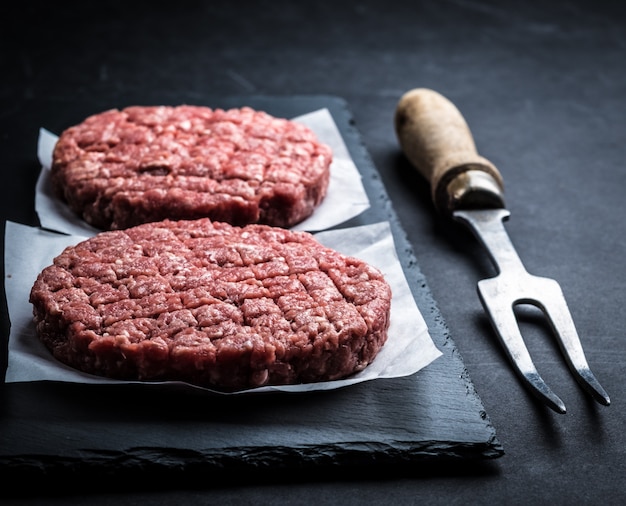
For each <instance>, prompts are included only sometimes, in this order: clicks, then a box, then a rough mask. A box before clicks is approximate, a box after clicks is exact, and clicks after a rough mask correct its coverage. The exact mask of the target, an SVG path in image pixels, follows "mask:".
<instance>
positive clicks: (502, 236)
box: [454, 209, 610, 413]
mask: <svg viewBox="0 0 626 506" xmlns="http://www.w3.org/2000/svg"><path fill="white" fill-rule="evenodd" d="M509 215H510V213H509V211H507V210H506V209H490V210H476V211H475V210H472V211H455V212H454V218H455V219H456V220H457V221H460V222H462V223H465V224H466V225H468V226H469V227H470V229H471V230H472V231H473V232H474V234H475V235H476V237H477V238H478V239H479V240H480V242H481V243H482V244H483V246H484V247H485V248H486V250H487V251H488V252H489V255H490V257H491V260H492V262H493V264H494V266H495V268H496V270H497V271H498V275H497V276H496V277H494V278H490V279H484V280H481V281H480V282H479V283H478V293H479V296H480V299H481V302H482V304H483V307H484V308H485V311H486V312H487V314H488V316H489V319H490V321H491V324H492V326H493V327H494V330H495V331H496V334H497V335H498V337H499V339H500V340H501V342H502V344H503V346H504V349H505V350H506V352H507V354H508V356H509V359H510V360H511V362H512V364H513V365H514V367H515V369H516V370H517V372H518V373H519V374H520V375H521V377H522V378H523V380H524V381H525V383H526V384H527V386H529V387H530V389H531V392H533V393H534V394H535V395H536V396H537V397H538V398H539V399H541V400H542V401H543V402H544V403H546V404H547V405H548V406H549V407H550V408H552V409H553V410H554V411H556V412H558V413H565V411H566V408H565V404H564V403H563V401H562V400H561V399H560V398H559V397H558V396H557V395H555V394H554V392H552V390H551V389H550V388H549V387H548V386H547V384H546V383H545V381H544V380H543V379H542V378H541V376H540V375H539V373H538V372H537V370H536V368H535V366H534V364H533V361H532V359H531V357H530V354H529V352H528V349H527V348H526V345H525V344H524V340H523V338H522V335H521V333H520V330H519V326H518V325H517V321H516V318H515V314H514V311H513V308H514V306H515V305H517V304H532V305H534V306H536V307H538V308H540V309H541V310H542V311H543V312H544V314H545V315H546V317H547V318H548V321H549V322H550V324H551V326H552V329H553V331H554V332H555V334H556V335H557V337H558V343H559V346H560V348H561V351H562V352H563V354H564V356H565V359H566V361H567V364H568V366H569V368H570V370H571V371H572V373H573V374H574V376H575V378H576V380H577V381H578V382H579V383H580V385H581V386H582V387H583V388H584V389H585V390H586V391H587V392H588V393H589V394H590V395H591V396H592V397H593V398H594V399H595V400H596V401H598V402H599V403H601V404H604V405H607V406H608V405H609V404H610V399H609V396H608V395H607V393H606V392H605V391H604V389H603V388H602V386H601V385H600V383H599V382H598V381H597V380H596V378H595V376H594V375H593V373H592V372H591V370H590V369H589V366H588V365H587V360H586V358H585V354H584V352H583V348H582V345H581V343H580V339H579V337H578V334H577V332H576V328H575V326H574V322H573V320H572V317H571V314H570V312H569V309H568V307H567V303H566V301H565V297H564V296H563V292H562V290H561V287H560V286H559V284H558V283H557V282H556V281H555V280H553V279H549V278H542V277H538V276H533V275H531V274H529V273H528V272H527V271H526V269H525V267H524V265H523V264H522V262H521V260H520V258H519V256H518V255H517V252H516V251H515V248H514V246H513V244H512V243H511V240H510V239H509V236H508V234H507V232H506V230H505V228H504V224H503V221H504V220H506V219H507V218H508V217H509Z"/></svg>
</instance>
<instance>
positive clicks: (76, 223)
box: [35, 109, 370, 236]
mask: <svg viewBox="0 0 626 506" xmlns="http://www.w3.org/2000/svg"><path fill="white" fill-rule="evenodd" d="M292 119H293V120H294V121H296V122H298V123H302V124H304V125H306V126H308V127H309V128H311V129H312V130H313V131H314V132H315V134H316V135H317V136H318V138H319V139H320V140H321V141H322V142H324V143H326V144H328V145H329V146H330V147H331V149H332V150H333V162H332V164H331V167H330V182H329V185H328V192H327V194H326V197H325V198H324V200H323V201H322V203H321V204H320V206H319V207H318V208H317V209H316V210H315V212H314V213H313V215H312V216H310V217H309V218H307V219H306V220H304V221H303V222H301V223H299V224H298V225H296V226H295V227H293V228H294V229H295V230H308V231H319V230H326V229H328V228H331V227H333V226H335V225H339V224H340V223H343V222H345V221H347V220H349V219H350V218H354V217H355V216H358V215H359V214H361V213H362V212H363V211H365V210H366V209H368V208H369V207H370V203H369V199H368V197H367V193H366V192H365V189H364V188H363V183H362V181H361V174H360V172H359V170H358V169H357V167H356V165H355V164H354V161H353V160H352V157H351V156H350V152H349V151H348V148H347V147H346V145H345V143H344V141H343V138H342V137H341V133H340V132H339V129H338V128H337V124H336V123H335V121H334V119H333V117H332V115H331V113H330V111H328V109H319V110H317V111H313V112H310V113H308V114H305V115H302V116H298V117H296V118H292ZM57 139H58V137H57V136H56V135H54V134H53V133H51V132H49V131H48V130H45V129H44V128H41V129H40V130H39V143H38V146H37V155H38V157H39V162H40V163H41V166H42V170H41V172H40V174H39V179H38V181H37V187H36V193H35V210H36V211H37V215H38V217H39V221H40V223H41V226H42V227H44V228H48V229H50V230H57V231H59V232H64V233H67V234H75V235H83V236H92V235H94V234H95V233H97V232H98V230H97V229H95V228H93V227H92V226H90V225H89V224H88V223H86V222H85V221H83V220H82V219H81V218H79V217H78V216H76V215H75V214H74V213H73V212H72V211H71V210H70V209H69V208H68V207H67V206H66V205H65V203H63V202H62V201H60V200H59V199H58V198H57V197H56V196H55V195H54V193H53V191H52V187H51V185H50V180H49V169H50V166H51V164H52V151H53V149H54V145H55V143H56V141H57Z"/></svg>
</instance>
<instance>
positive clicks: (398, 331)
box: [5, 222, 441, 395]
mask: <svg viewBox="0 0 626 506" xmlns="http://www.w3.org/2000/svg"><path fill="white" fill-rule="evenodd" d="M316 237H317V238H318V239H319V240H320V242H322V243H323V244H325V245H327V246H329V247H333V248H335V249H337V250H338V251H341V252H343V253H344V254H348V255H353V256H356V257H359V258H361V259H363V260H365V261H367V262H369V263H371V264H372V265H374V266H376V267H378V268H379V269H380V270H381V271H382V272H383V274H384V275H385V277H386V279H387V281H388V282H389V284H390V285H391V289H392V292H393V299H392V306H391V323H390V328H389V337H388V341H387V343H386V344H385V346H384V347H383V349H382V350H381V351H380V353H379V355H378V356H377V357H376V359H375V360H374V362H372V364H370V365H369V366H368V367H367V368H366V369H365V370H363V371H361V372H360V373H358V374H356V375H354V376H352V377H350V378H348V379H344V380H340V381H329V382H323V383H314V384H308V385H289V386H277V387H273V386H269V387H261V388H257V389H253V390H247V391H246V392H268V391H283V392H301V391H311V390H330V389H334V388H339V387H344V386H347V385H351V384H355V383H360V382H363V381H368V380H374V379H377V378H395V377H402V376H408V375H411V374H414V373H416V372H417V371H419V370H420V369H422V368H424V367H426V366H427V365H428V364H430V363H431V362H432V361H433V360H435V359H436V358H437V357H439V356H440V355H441V352H440V351H439V350H438V349H437V348H436V346H435V345H434V343H433V341H432V339H431V337H430V335H429V333H428V328H427V326H426V323H425V322H424V319H423V317H422V315H421V313H420V311H419V309H418V307H417V305H416V303H415V300H414V299H413V296H412V294H411V291H410V288H409V285H408V283H407V281H406V278H405V276H404V272H403V270H402V267H401V265H400V263H399V261H398V258H397V255H396V250H395V246H394V242H393V236H392V233H391V229H390V227H389V224H388V223H387V222H381V223H376V224H373V225H365V226H361V227H355V228H348V229H343V230H333V231H325V232H321V233H319V234H316ZM82 239H84V237H81V236H76V235H63V234H57V233H54V232H49V231H46V230H43V229H40V228H34V227H28V226H25V225H20V224H17V223H13V222H7V223H6V229H5V276H6V278H5V290H6V296H7V302H8V309H9V318H10V321H11V333H10V336H9V361H8V369H7V373H6V381H7V383H13V382H28V381H45V380H49V381H63V382H74V383H132V382H122V381H118V380H110V379H105V378H100V377H97V376H93V375H89V374H84V373H81V372H79V371H76V370H74V369H72V368H69V367H67V366H65V365H63V364H61V363H60V362H58V361H57V360H55V359H54V358H53V357H52V356H51V355H50V353H49V352H48V351H47V349H46V348H45V347H44V346H43V344H41V343H40V341H39V340H38V338H37V337H36V334H35V328H34V325H33V323H32V307H31V305H30V303H29V301H28V297H29V294H30V289H31V287H32V285H33V283H34V281H35V279H36V277H37V275H38V274H39V272H41V270H42V269H43V268H44V267H46V266H48V265H50V264H51V263H52V260H53V258H54V257H55V256H56V255H58V254H59V253H61V251H62V250H63V249H64V248H65V247H66V246H69V245H73V244H76V243H78V242H80V241H81V240H82ZM194 388H198V387H194ZM226 395H228V394H226Z"/></svg>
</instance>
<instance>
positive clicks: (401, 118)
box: [394, 88, 504, 214]
mask: <svg viewBox="0 0 626 506" xmlns="http://www.w3.org/2000/svg"><path fill="white" fill-rule="evenodd" d="M394 123H395V129H396V135H397V137H398V141H399V143H400V146H401V148H402V150H403V152H404V154H405V155H406V157H407V158H408V160H409V161H410V162H411V164H412V165H413V166H414V167H415V168H416V169H417V170H418V171H419V172H420V173H421V174H422V175H423V176H424V177H425V178H426V179H427V180H428V181H429V183H430V185H431V190H432V198H433V201H434V203H435V206H436V208H437V209H438V210H439V211H440V212H441V213H443V214H451V213H452V212H453V211H455V210H456V209H477V208H478V209H482V208H498V207H504V184H503V181H502V176H501V175H500V172H499V171H498V169H497V168H496V167H495V166H494V165H493V164H492V163H491V162H490V161H489V160H487V159H485V158H483V157H482V156H480V155H479V154H478V153H477V151H476V145H475V144H474V138H473V137H472V133H471V132H470V129H469V127H468V126H467V123H466V121H465V119H464V118H463V116H462V115H461V113H460V111H459V110H458V109H457V108H456V106H455V105H454V104H453V103H452V102H450V101H449V100H448V99H447V98H445V97H444V96H442V95H441V94H439V93H437V92H436V91H433V90H429V89H426V88H416V89H413V90H411V91H408V92H407V93H405V94H404V95H403V96H402V97H401V99H400V101H399V102H398V105H397V107H396V112H395V118H394Z"/></svg>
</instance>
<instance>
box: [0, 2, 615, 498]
mask: <svg viewBox="0 0 626 506" xmlns="http://www.w3.org/2000/svg"><path fill="white" fill-rule="evenodd" d="M0 10H1V15H0V41H1V45H0V68H1V69H2V73H1V75H2V78H1V79H0V105H1V108H0V116H1V117H2V118H5V120H4V121H2V122H1V125H2V130H0V146H1V150H2V152H1V154H2V160H3V161H6V160H12V162H13V163H12V164H11V165H10V166H9V165H7V164H6V163H3V166H2V168H1V170H2V181H3V182H2V186H1V188H0V191H1V201H0V206H1V209H2V217H3V221H4V220H12V221H16V222H19V223H25V224H32V225H35V224H36V223H37V222H36V215H35V213H34V210H33V206H32V196H33V188H34V184H35V181H36V178H37V171H36V170H34V169H36V164H33V160H32V159H28V156H29V154H28V153H26V155H25V156H24V159H19V160H17V161H16V160H15V157H14V156H13V157H11V156H9V155H8V154H9V153H10V151H11V149H12V146H14V142H15V139H13V138H12V136H11V127H10V124H9V122H8V121H6V118H11V117H15V115H19V114H20V113H21V112H22V111H29V110H30V108H29V107H30V106H29V104H32V103H33V101H43V102H48V103H53V104H57V106H56V107H57V108H58V104H59V103H61V104H62V103H65V102H72V101H73V100H76V101H79V102H81V103H83V104H85V103H89V101H90V100H93V103H94V104H98V105H99V104H108V103H110V104H113V105H116V104H118V103H121V102H127V101H128V100H137V101H143V102H149V101H151V100H153V99H155V100H156V99H157V98H158V99H160V100H162V101H167V100H168V97H169V98H170V99H172V100H174V99H177V98H178V97H180V96H182V95H184V96H186V97H188V98H189V100H197V101H198V102H202V101H203V100H206V98H207V97H213V96H220V95H222V96H232V95H237V96H246V95H250V96H253V95H254V96H270V97H297V96H331V97H340V98H341V99H342V100H345V102H346V104H347V105H348V107H349V109H350V112H351V114H352V117H353V120H354V126H355V128H356V129H357V130H358V132H359V133H360V135H361V138H362V141H363V144H364V146H365V148H366V149H367V152H368V153H369V155H370V156H371V160H372V161H373V164H374V166H375V167H376V169H377V171H378V173H379V174H380V178H381V179H382V182H383V184H384V187H385V188H386V191H387V193H388V195H389V197H390V199H391V202H392V205H393V209H394V211H395V214H396V215H397V217H398V218H399V221H400V223H401V225H402V228H403V230H404V231H405V232H406V235H407V237H408V240H409V241H410V244H411V246H412V249H413V252H414V254H415V257H416V259H417V262H418V264H419V267H420V269H421V272H422V273H423V274H424V276H425V278H426V281H427V283H428V286H429V287H430V290H431V292H432V295H433V297H434V299H435V300H436V302H437V305H438V308H439V310H440V312H441V314H442V316H443V318H444V320H445V323H446V325H447V328H448V329H449V333H450V336H451V338H452V339H453V340H454V342H455V344H456V346H457V347H458V352H459V353H460V356H461V357H462V360H463V362H464V364H465V366H466V368H467V370H468V372H469V376H470V378H471V381H472V382H473V385H474V387H475V389H476V391H477V392H478V394H479V396H480V399H481V400H482V403H483V405H484V408H485V410H486V412H487V414H488V416H489V418H490V420H491V423H492V424H493V426H494V427H495V431H496V433H497V436H498V440H499V441H500V443H501V444H502V447H503V448H504V452H505V453H504V455H503V456H501V457H500V458H497V459H493V460H489V461H487V462H479V463H476V462H473V461H472V462H464V461H463V459H461V460H460V461H459V462H454V463H449V464H444V465H433V466H432V468H431V467H428V466H426V467H419V468H411V469H405V470H402V469H399V470H397V474H393V473H389V472H385V470H384V469H377V468H376V467H375V466H372V468H370V469H369V470H368V472H366V473H363V476H362V477H361V476H359V474H358V473H356V472H354V469H346V470H344V469H342V468H341V467H340V468H337V469H335V471H334V472H333V473H325V474H322V475H321V476H319V477H316V476H314V473H312V472H311V471H309V472H307V474H306V475H303V474H297V473H291V474H289V475H288V476H284V477H281V476H273V477H268V476H267V475H264V476H263V478H262V479H260V478H259V477H256V476H254V475H253V474H251V475H245V476H226V477H224V479H223V480H222V481H220V482H219V483H216V482H215V481H214V480H213V481H211V482H210V484H203V483H199V482H197V481H196V482H193V483H186V484H184V485H183V484H181V483H177V484H174V485H172V486H168V485H167V477H160V479H159V483H154V484H153V486H149V485H147V484H146V483H145V482H144V483H142V486H141V487H138V488H133V487H132V486H128V487H125V488H123V489H119V488H115V487H113V488H112V489H111V491H110V492H107V491H106V490H99V491H97V492H92V493H90V492H89V491H86V490H81V492H80V493H77V494H71V493H69V492H68V493H67V494H66V495H59V494H58V492H55V493H54V494H53V495H51V496H50V497H48V498H45V493H43V494H42V493H41V492H40V493H38V494H35V495H36V497H35V496H33V497H29V496H26V497H22V498H20V503H24V504H27V503H31V502H32V503H33V504H35V503H38V504H39V503H42V502H47V503H50V504H82V503H85V502H87V501H88V502H89V503H90V504H114V503H115V504H144V503H145V504H170V503H173V502H175V501H187V502H191V503H193V504H213V503H221V504H252V503H254V504H263V503H281V504H303V503H312V502H315V503H318V504H389V503H397V504H414V503H422V504H451V503H458V504H468V503H469V504H482V503H494V502H495V503H504V504H544V503H552V504H574V503H575V504H600V503H601V504H623V503H624V502H625V501H626V486H624V482H623V476H624V475H626V435H625V434H626V432H625V431H624V426H625V422H626V415H625V414H624V399H625V395H624V394H625V393H626V388H625V387H624V372H625V370H626V366H625V365H624V364H625V363H626V344H625V341H624V329H625V324H624V322H625V315H624V311H623V301H624V300H625V296H624V294H623V286H625V284H626V269H624V266H623V250H624V247H625V246H626V240H625V239H624V236H625V233H626V224H625V221H624V219H623V218H624V216H625V215H626V203H625V202H624V201H625V199H624V198H623V195H624V190H625V189H626V171H625V170H624V159H625V158H626V156H625V155H626V147H625V146H626V144H625V141H626V114H625V113H626V65H625V64H624V60H625V58H624V57H625V56H626V8H625V7H624V4H623V3H621V2H608V1H606V2H592V1H582V0H580V1H555V2H521V1H520V2H492V1H474V2H462V1H452V0H447V1H439V2H435V1H430V2H429V1H415V2H400V1H393V0H388V1H386V2H382V1H381V2H375V1H355V2H337V1H336V2H321V1H318V2H313V1H303V2H288V1H273V2H225V1H224V2H222V1H218V2H201V1H194V2H190V1H179V2H176V3H172V2H170V3H167V4H165V3H158V2H119V1H109V2H106V3H104V4H97V5H96V4H95V3H91V2H76V3H69V2H61V3H60V5H57V4H54V3H52V2H32V1H31V2H29V1H23V2H20V3H19V4H17V5H15V6H9V5H8V4H7V3H5V4H4V5H3V6H2V7H0ZM414 87H429V88H433V89H435V90H437V91H440V92H441V93H443V94H444V95H446V96H447V97H448V98H450V99H452V100H453V101H454V102H455V103H456V104H457V106H458V107H459V108H460V110H461V111H462V112H463V114H464V115H465V118H466V119H467V121H468V123H469V125H470V126H471V128H472V131H473V133H474V137H475V139H476V144H477V146H478V149H479V151H480V152H481V154H483V155H484V156H485V157H487V158H489V159H490V160H491V161H492V162H493V163H494V164H495V165H496V166H497V167H498V168H499V169H500V171H501V173H502V174H503V176H504V179H505V183H506V196H507V204H508V207H509V209H510V211H511V213H512V216H511V219H510V221H509V222H508V223H507V225H506V226H507V230H508V232H509V234H510V236H511V239H512V241H513V243H514V244H515V245H516V247H517V250H518V253H519V254H520V257H521V258H522V260H523V261H524V263H525V265H526V267H527V269H528V270H529V271H530V272H532V273H533V274H538V275H543V276H547V277H552V278H555V279H556V280H557V281H559V283H560V284H561V286H562V288H563V291H564V293H565V296H566V298H567V301H568V304H569V307H570V310H571V312H572V315H573V318H574V321H575V323H576V325H577V328H578V331H579V334H580V336H581V340H582V342H583V345H584V347H585V351H586V354H587V358H588V361H589V363H590V365H591V368H592V370H593V371H594V372H595V374H596V376H597V377H598V379H599V380H600V382H601V383H602V385H603V386H604V387H605V389H606V390H607V391H608V393H609V394H610V395H611V399H612V405H611V406H610V407H603V406H600V405H598V404H596V403H594V402H593V401H591V400H589V398H588V397H587V396H586V395H585V394H584V393H583V392H582V390H581V389H580V388H579V387H578V385H577V384H576V383H575V381H574V380H573V378H572V376H571V374H570V373H569V370H568V369H567V367H566V366H565V363H564V361H563V360H562V358H561V356H560V354H559V352H558V346H557V345H556V343H555V341H554V339H553V338H552V334H551V333H550V331H549V329H548V328H547V326H546V324H545V323H544V320H543V318H541V317H540V315H539V314H538V311H535V310H531V309H528V308H522V309H521V310H520V311H519V313H518V315H519V321H520V327H521V328H522V332H523V334H524V336H525V339H526V341H527V343H528V347H529V349H530V352H531V355H532V356H533V359H534V361H535V364H536V366H537V368H538V369H539V372H540V373H541V374H542V376H543V377H544V379H545V380H546V381H547V382H548V384H549V385H550V386H552V387H553V389H554V390H555V391H556V393H557V394H558V395H559V396H560V397H561V398H562V399H563V400H564V402H565V404H566V405H567V408H568V412H567V414H565V415H559V414H556V413H554V412H552V411H550V410H549V409H547V408H546V407H544V406H543V405H541V404H540V403H538V402H537V401H536V400H535V398H534V397H532V396H531V395H530V394H529V393H528V392H527V390H526V389H525V388H524V387H523V385H522V384H521V383H520V381H519V380H518V378H517V376H516V375H515V373H514V372H513V371H512V369H511V367H510V366H509V363H508V362H507V359H506V356H505V354H504V352H503V351H502V349H501V347H500V345H499V344H498V342H497V340H496V338H495V337H494V336H493V334H492V332H491V330H490V327H489V324H488V323H487V321H486V319H485V316H484V313H483V311H482V308H481V305H480V302H479V300H478V297H477V295H476V282H477V281H478V280H479V279H481V278H484V277H487V276H490V275H492V274H493V269H492V266H491V265H490V263H489V262H488V260H487V258H486V255H485V253H484V251H483V250H482V249H481V248H480V247H479V245H478V244H477V243H476V241H475V240H474V239H473V238H472V236H471V235H470V234H469V233H468V232H466V231H465V230H463V229H460V228H459V226H457V225H453V224H451V223H449V222H448V221H446V220H445V219H442V218H440V217H439V216H438V215H437V214H436V212H435V211H434V209H433V206H432V204H431V202H430V200H429V195H428V192H429V190H428V187H427V185H426V184H425V183H424V182H423V181H422V180H421V179H420V178H419V177H417V176H416V175H415V173H413V172H412V171H411V170H409V168H408V165H407V163H406V161H405V160H404V159H403V157H402V155H401V154H400V152H399V148H398V144H397V141H396V138H395V134H394V131H393V112H394V108H395V105H396V103H397V101H398V99H399V98H400V96H401V95H402V94H403V93H404V92H405V91H407V90H408V89H411V88H414ZM37 126H39V125H37ZM33 168H34V169H33ZM2 318H3V332H5V329H6V326H7V315H6V308H4V307H3V308H2ZM377 476H380V477H379V478H377ZM33 487H34V488H36V484H33ZM12 500H14V501H17V499H16V498H12Z"/></svg>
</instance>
